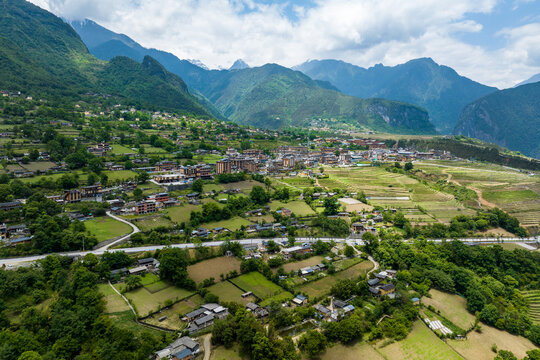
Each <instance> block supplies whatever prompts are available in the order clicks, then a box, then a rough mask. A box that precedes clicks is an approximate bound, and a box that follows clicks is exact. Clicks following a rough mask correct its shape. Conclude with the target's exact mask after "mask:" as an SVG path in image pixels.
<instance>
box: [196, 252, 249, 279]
mask: <svg viewBox="0 0 540 360" xmlns="http://www.w3.org/2000/svg"><path fill="white" fill-rule="evenodd" d="M233 270H236V271H238V272H240V261H239V260H238V259H236V258H235V257H232V256H221V257H217V258H213V259H210V260H205V261H201V262H199V263H197V264H194V265H190V266H188V268H187V271H188V274H189V277H190V278H191V279H193V280H195V282H196V283H200V282H202V281H203V280H205V279H208V278H210V277H213V278H214V279H215V281H216V282H218V281H220V275H221V274H223V275H225V274H227V273H229V272H231V271H233Z"/></svg>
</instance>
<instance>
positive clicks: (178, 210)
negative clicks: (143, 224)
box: [165, 204, 202, 224]
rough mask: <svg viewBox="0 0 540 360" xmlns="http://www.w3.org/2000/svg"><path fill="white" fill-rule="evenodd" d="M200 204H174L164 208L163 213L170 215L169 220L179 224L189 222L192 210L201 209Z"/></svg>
mask: <svg viewBox="0 0 540 360" xmlns="http://www.w3.org/2000/svg"><path fill="white" fill-rule="evenodd" d="M201 210H202V206H201V205H191V204H184V205H182V206H174V207H171V208H168V209H166V210H165V213H166V214H167V215H169V216H170V217H171V221H173V222H175V223H177V224H180V223H183V222H186V223H187V222H189V217H190V214H191V212H192V211H201Z"/></svg>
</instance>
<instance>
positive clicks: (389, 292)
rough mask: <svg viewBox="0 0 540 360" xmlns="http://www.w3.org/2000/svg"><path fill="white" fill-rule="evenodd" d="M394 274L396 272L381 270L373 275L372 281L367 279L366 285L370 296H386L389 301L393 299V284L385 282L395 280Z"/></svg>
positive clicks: (394, 289)
mask: <svg viewBox="0 0 540 360" xmlns="http://www.w3.org/2000/svg"><path fill="white" fill-rule="evenodd" d="M396 274H397V271H396V270H383V271H381V272H379V273H377V274H375V277H374V278H373V279H369V280H368V281H367V283H368V286H369V292H370V293H371V295H373V296H376V297H381V296H387V297H389V298H390V299H393V298H394V297H395V296H396V293H395V291H396V287H395V285H394V284H392V283H390V282H386V281H385V280H389V279H395V278H396Z"/></svg>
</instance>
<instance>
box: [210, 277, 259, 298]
mask: <svg viewBox="0 0 540 360" xmlns="http://www.w3.org/2000/svg"><path fill="white" fill-rule="evenodd" d="M208 291H210V292H211V293H212V294H214V295H216V296H219V301H225V302H236V303H239V304H247V303H248V302H253V301H254V300H255V299H254V298H253V297H252V296H248V297H245V298H243V297H242V294H243V293H244V292H243V291H242V290H240V289H239V288H237V287H236V286H234V285H233V284H231V283H230V282H228V281H223V282H220V283H217V284H215V285H212V286H210V287H209V288H208Z"/></svg>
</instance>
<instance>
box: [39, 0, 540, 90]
mask: <svg viewBox="0 0 540 360" xmlns="http://www.w3.org/2000/svg"><path fill="white" fill-rule="evenodd" d="M32 1H33V2H34V3H37V4H38V5H40V6H42V7H44V8H46V9H48V10H50V11H52V12H54V13H56V14H57V15H59V16H63V17H66V18H70V19H73V20H81V19H84V18H90V19H92V20H94V21H96V22H98V23H99V24H101V25H103V26H105V27H107V28H109V29H111V30H113V31H116V32H120V33H124V34H127V35H128V36H130V37H131V38H133V39H134V40H135V41H137V42H139V43H141V44H142V45H143V46H146V47H154V48H158V49H162V50H166V51H170V52H172V53H174V54H175V55H177V56H178V57H180V58H184V59H199V60H201V61H202V62H203V63H205V64H206V65H207V66H209V67H211V68H219V67H225V68H226V67H229V66H230V65H231V64H232V63H233V62H234V61H235V60H236V59H238V58H242V59H244V60H245V61H246V62H247V63H248V64H250V65H252V66H258V65H262V64H264V63H268V62H274V63H279V64H282V65H284V66H294V65H297V64H299V63H302V62H304V61H306V60H308V59H327V58H335V59H340V60H344V61H347V62H350V63H353V64H356V65H359V66H363V67H370V66H373V65H374V64H378V63H383V64H385V65H396V64H399V63H403V62H405V61H408V60H410V59H414V58H418V57H431V58H433V59H434V60H435V61H436V62H438V63H439V64H443V65H448V66H450V67H452V68H454V69H455V70H456V71H458V73H460V74H462V75H464V76H467V77H469V78H471V79H473V80H476V81H479V82H482V83H485V84H487V85H492V86H497V87H499V88H505V87H511V86H513V85H515V84H516V83H518V82H520V81H523V80H525V79H527V78H529V77H530V76H532V75H534V74H536V73H540V46H539V44H540V0H538V1H531V0H528V1H527V0H506V1H505V0H299V1H288V0H276V1H271V0H144V1H142V0H115V1H114V2H112V1H110V0H32Z"/></svg>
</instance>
